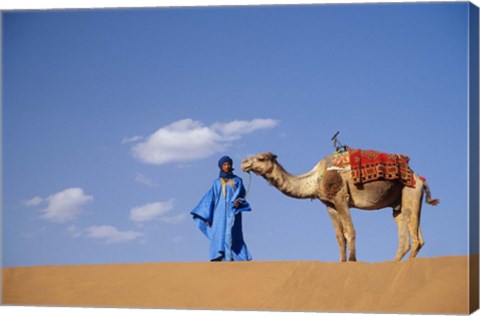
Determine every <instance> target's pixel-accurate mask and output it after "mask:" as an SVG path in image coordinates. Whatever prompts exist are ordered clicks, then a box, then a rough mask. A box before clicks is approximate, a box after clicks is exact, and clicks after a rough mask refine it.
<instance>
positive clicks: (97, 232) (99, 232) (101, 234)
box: [85, 225, 145, 244]
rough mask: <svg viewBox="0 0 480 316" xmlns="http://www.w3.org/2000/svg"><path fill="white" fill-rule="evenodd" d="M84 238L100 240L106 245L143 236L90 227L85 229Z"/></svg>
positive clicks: (113, 228) (106, 228)
mask: <svg viewBox="0 0 480 316" xmlns="http://www.w3.org/2000/svg"><path fill="white" fill-rule="evenodd" d="M85 236H86V237H89V238H94V239H99V240H102V241H103V242H104V243H106V244H112V243H121V242H128V241H132V240H135V239H138V238H141V237H143V236H145V234H142V233H139V232H135V231H131V230H129V231H124V232H122V231H119V230H118V229H117V228H116V227H113V226H109V225H103V226H90V227H88V228H87V229H85Z"/></svg>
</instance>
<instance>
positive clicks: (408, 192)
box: [402, 185, 425, 258]
mask: <svg viewBox="0 0 480 316" xmlns="http://www.w3.org/2000/svg"><path fill="white" fill-rule="evenodd" d="M422 199H423V189H422V186H421V185H419V186H417V187H416V188H410V187H405V188H404V189H403V192H402V209H403V208H404V207H406V208H408V210H409V216H408V220H407V223H408V229H409V232H410V238H411V241H412V250H411V251H410V258H415V257H416V256H417V254H418V252H419V251H420V248H422V246H423V244H424V243H425V242H424V240H423V236H422V233H421V231H420V213H421V210H422Z"/></svg>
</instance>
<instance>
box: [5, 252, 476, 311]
mask: <svg viewBox="0 0 480 316" xmlns="http://www.w3.org/2000/svg"><path fill="white" fill-rule="evenodd" d="M475 257H476V258H477V259H476V260H473V262H477V263H478V256H475ZM469 261H470V266H471V262H472V260H471V257H469V256H451V257H436V258H417V259H415V260H407V261H403V262H400V263H394V262H382V263H365V262H355V263H338V262H320V261H274V262H273V261H272V262H268V261H252V262H228V263H218V262H215V263H210V262H188V263H187V262H179V263H141V264H109V265H71V266H37V267H12V268H3V269H2V270H3V304H6V305H34V306H91V307H129V308H164V309H202V310H203V309H214V310H215V309H221V310H261V311H316V312H350V313H353V312H366V313H427V314H432V313H433V314H468V313H470V312H472V311H473V310H474V309H475V308H476V306H478V289H476V286H473V287H472V286H471V284H470V283H469V277H471V276H470V274H469ZM477 271H478V267H477ZM477 278H478V275H477ZM472 292H473V293H472ZM475 295H476V296H475ZM470 297H474V298H473V299H472V300H470V299H469V298H470ZM475 297H476V299H475Z"/></svg>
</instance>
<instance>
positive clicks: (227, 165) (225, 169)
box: [222, 162, 232, 172]
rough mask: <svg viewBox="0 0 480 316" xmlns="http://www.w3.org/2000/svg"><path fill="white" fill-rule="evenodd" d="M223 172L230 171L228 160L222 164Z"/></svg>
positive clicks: (230, 165) (230, 166)
mask: <svg viewBox="0 0 480 316" xmlns="http://www.w3.org/2000/svg"><path fill="white" fill-rule="evenodd" d="M222 171H223V172H230V171H232V164H231V163H230V162H224V163H223V165H222Z"/></svg>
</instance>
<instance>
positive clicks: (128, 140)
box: [122, 136, 143, 144]
mask: <svg viewBox="0 0 480 316" xmlns="http://www.w3.org/2000/svg"><path fill="white" fill-rule="evenodd" d="M142 139H143V136H132V137H124V138H123V139H122V144H128V143H135V142H138V141H140V140H142Z"/></svg>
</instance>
